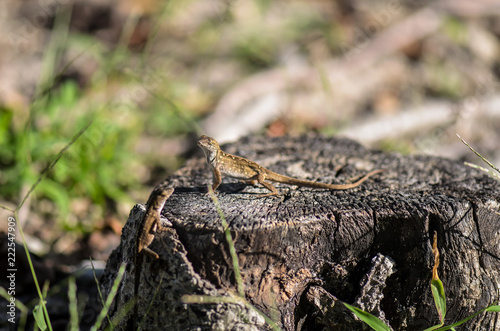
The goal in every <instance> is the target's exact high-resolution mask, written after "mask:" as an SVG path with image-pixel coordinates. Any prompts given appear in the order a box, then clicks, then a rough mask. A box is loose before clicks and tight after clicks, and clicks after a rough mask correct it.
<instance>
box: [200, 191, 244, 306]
mask: <svg viewBox="0 0 500 331" xmlns="http://www.w3.org/2000/svg"><path fill="white" fill-rule="evenodd" d="M208 193H209V194H210V197H212V201H213V202H214V205H215V209H217V213H219V218H220V220H221V223H222V228H223V229H224V235H225V236H226V241H227V245H228V247H229V255H230V256H231V260H232V262H233V270H234V278H235V279H236V286H237V289H238V294H239V295H241V296H242V297H244V296H245V291H244V290H243V280H242V278H241V274H240V264H239V262H238V254H237V253H236V248H235V247H234V241H233V237H232V236H231V230H229V226H228V225H227V222H226V217H225V216H224V213H223V212H222V208H221V207H220V204H219V199H217V196H216V195H215V193H214V191H213V190H212V187H211V186H210V185H208Z"/></svg>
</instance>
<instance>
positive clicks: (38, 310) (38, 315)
mask: <svg viewBox="0 0 500 331" xmlns="http://www.w3.org/2000/svg"><path fill="white" fill-rule="evenodd" d="M33 317H34V318H35V321H36V325H37V326H38V327H39V328H40V330H42V331H44V330H47V323H45V316H44V315H43V309H42V307H41V306H40V305H36V306H35V308H34V309H33Z"/></svg>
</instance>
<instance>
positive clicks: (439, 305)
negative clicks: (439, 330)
mask: <svg viewBox="0 0 500 331" xmlns="http://www.w3.org/2000/svg"><path fill="white" fill-rule="evenodd" d="M431 291H432V296H433V297H434V303H435V304H436V309H437V311H438V314H439V320H440V321H441V323H444V317H445V316H446V294H445V293H444V287H443V283H442V282H441V280H439V278H438V279H433V280H431ZM441 325H442V324H441Z"/></svg>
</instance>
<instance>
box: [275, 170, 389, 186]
mask: <svg viewBox="0 0 500 331" xmlns="http://www.w3.org/2000/svg"><path fill="white" fill-rule="evenodd" d="M382 171H384V170H382V169H378V170H373V171H370V172H369V173H367V174H366V175H364V176H363V178H361V179H360V180H358V181H357V182H355V183H352V184H326V183H318V182H311V181H308V180H301V179H296V178H292V177H288V176H283V175H279V174H277V173H275V172H271V171H270V172H269V173H268V174H267V175H266V179H267V180H270V181H273V182H278V183H285V184H290V185H297V186H302V187H312V188H324V189H330V190H345V189H350V188H354V187H358V186H359V185H361V184H362V183H363V182H364V181H365V180H367V179H368V178H369V177H370V176H373V175H375V174H378V173H381V172H382Z"/></svg>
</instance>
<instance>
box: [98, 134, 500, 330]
mask: <svg viewBox="0 0 500 331" xmlns="http://www.w3.org/2000/svg"><path fill="white" fill-rule="evenodd" d="M222 149H223V150H224V151H226V152H228V153H231V154H235V155H240V156H243V157H245V158H248V159H250V160H252V161H255V162H257V163H259V164H260V165H262V166H264V167H266V168H268V169H270V170H273V171H275V172H277V173H280V174H284V175H288V176H291V177H295V178H300V179H307V180H313V181H320V182H324V183H337V184H341V183H348V182H353V181H355V180H356V179H358V178H360V177H361V176H363V175H364V174H366V173H367V172H369V171H371V170H374V169H379V168H382V169H385V171H384V172H383V173H382V174H378V175H375V176H373V177H371V178H370V179H369V180H367V181H366V182H364V183H363V184H362V185H361V186H359V187H357V188H354V189H349V190H343V191H330V190H321V189H311V188H299V187H296V186H288V185H284V184H279V183H277V184H276V187H277V188H278V190H279V191H280V193H281V195H280V196H278V197H264V198H260V197H258V196H259V195H261V194H262V193H267V192H266V190H265V189H264V188H262V187H256V186H255V187H254V186H248V185H245V184H243V183H239V182H238V181H236V180H233V179H227V178H226V179H224V180H223V184H222V185H221V186H220V188H219V190H218V199H219V203H220V207H221V209H222V212H223V213H224V215H225V219H226V221H227V223H228V225H229V228H230V231H231V234H232V237H233V240H234V242H235V248H236V252H237V255H238V261H239V267H240V271H241V277H242V280H243V286H244V293H245V298H246V300H247V301H248V302H249V303H250V304H251V305H253V307H255V308H257V309H258V310H260V311H261V312H262V313H264V314H265V315H266V316H268V317H269V318H270V319H272V320H273V321H274V322H275V323H276V324H277V325H278V326H279V327H281V328H282V329H284V330H332V329H335V330H360V329H362V324H363V323H362V322H360V321H359V320H356V319H355V318H354V317H353V315H352V314H351V313H350V312H348V311H346V309H345V308H344V305H342V304H341V302H347V303H350V304H352V305H354V306H357V307H360V308H362V309H364V310H367V311H369V312H371V313H372V314H374V315H376V316H378V317H380V318H381V319H382V320H384V321H386V322H387V323H389V324H390V325H391V327H392V328H393V329H394V330H423V329H424V328H426V327H430V326H432V325H435V324H437V323H438V321H439V320H438V314H437V312H436V309H435V306H434V301H433V297H432V294H431V290H430V280H431V276H432V267H433V264H434V256H433V254H432V238H433V235H434V233H435V232H436V233H437V238H438V239H437V242H438V245H437V246H438V249H439V252H440V254H441V263H440V265H439V268H438V274H439V277H440V279H441V280H442V281H443V284H444V288H445V293H446V297H447V307H448V309H447V315H446V321H447V322H450V323H451V322H454V321H458V320H460V319H462V318H465V317H467V316H469V315H471V314H472V313H474V312H475V311H477V310H479V309H481V308H484V307H486V306H488V305H491V304H493V303H496V302H498V300H499V297H500V214H499V200H500V186H499V183H498V182H496V181H495V180H493V179H491V178H490V177H488V176H487V175H485V174H484V173H482V172H480V171H477V170H475V169H472V168H470V167H467V166H464V165H463V164H462V163H461V162H457V161H452V160H448V159H443V158H438V157H430V156H419V155H415V156H402V155H400V154H397V153H386V152H381V151H372V150H367V149H365V148H363V147H362V146H360V145H359V144H357V143H355V142H353V141H350V140H345V139H337V138H325V137H322V136H318V135H305V136H300V137H284V138H265V137H251V138H245V139H242V140H240V141H239V142H237V143H234V144H231V145H227V146H222ZM211 178H212V177H211V173H210V171H209V169H208V166H207V165H206V163H205V160H204V159H203V158H202V156H201V153H200V156H199V157H197V158H195V159H192V160H190V161H188V162H187V164H186V165H185V167H183V168H182V169H180V170H179V171H178V172H177V173H176V174H175V175H174V176H172V177H170V178H168V179H166V180H165V183H166V184H168V185H169V186H171V187H175V189H176V191H175V192H174V194H173V195H172V196H171V197H170V199H169V200H168V201H167V202H166V204H165V206H164V209H163V212H162V222H163V225H164V226H167V227H168V230H167V231H165V232H161V233H158V234H157V235H156V238H155V240H154V241H153V243H152V245H151V246H150V248H151V249H153V250H154V251H155V252H157V253H158V254H159V256H160V259H159V260H158V261H156V262H154V263H153V261H152V260H151V258H149V257H144V263H143V270H142V274H141V279H140V287H139V297H138V305H139V306H138V307H139V316H138V318H139V319H140V320H142V319H143V318H144V320H143V324H142V325H143V327H144V329H148V330H154V329H163V330H213V329H218V330H267V329H269V325H267V324H266V322H265V321H264V318H263V317H262V316H261V315H259V314H258V313H256V312H255V311H254V310H253V309H252V308H251V307H249V306H248V305H245V304H243V303H238V302H232V303H231V302H229V303H228V302H226V301H227V300H226V301H224V300H221V301H220V302H218V303H204V304H186V303H183V302H182V301H181V297H182V296H183V295H185V294H202V295H210V296H214V297H223V298H226V299H227V298H230V297H234V296H235V293H237V290H236V282H235V273H234V269H233V267H232V260H231V258H230V255H229V248H228V243H227V242H226V239H225V236H224V232H223V227H222V224H221V220H220V218H219V215H218V213H217V210H216V207H215V205H214V203H213V201H212V199H211V197H210V196H208V195H205V192H206V184H207V183H211V180H212V179H211ZM145 198H146V197H145ZM144 212H145V207H144V206H143V205H136V206H135V207H134V208H133V209H132V211H131V213H130V216H129V219H128V221H127V223H126V224H125V227H124V228H123V233H122V237H121V244H120V245H119V247H118V248H117V249H116V250H115V251H114V252H113V254H112V255H111V257H110V258H109V261H108V264H107V267H106V270H105V273H104V275H103V277H102V279H101V285H102V287H103V289H104V292H105V294H107V293H109V290H110V287H111V284H112V281H113V279H114V278H115V277H116V273H117V270H118V267H119V265H120V263H122V262H125V263H127V268H126V273H125V275H124V278H123V280H122V282H121V284H120V287H119V289H118V294H117V296H116V298H115V301H114V303H113V305H112V307H111V311H110V315H111V317H117V316H120V314H122V315H121V318H119V321H115V323H114V326H115V327H117V328H118V329H125V328H128V327H130V325H132V322H131V320H132V319H133V318H134V316H133V313H132V312H133V309H130V304H131V302H133V300H134V291H133V289H134V266H133V261H134V251H135V250H134V247H135V246H134V245H135V234H136V232H137V230H138V224H139V223H140V220H141V218H142V217H143V215H144ZM229 301H230V300H229ZM127 304H128V306H127ZM127 307H128V309H127ZM144 316H145V317H144ZM466 329H467V330H495V329H496V330H500V316H498V314H494V313H486V314H481V315H478V316H477V317H475V318H473V319H472V320H471V321H470V322H468V323H467V324H466Z"/></svg>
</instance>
